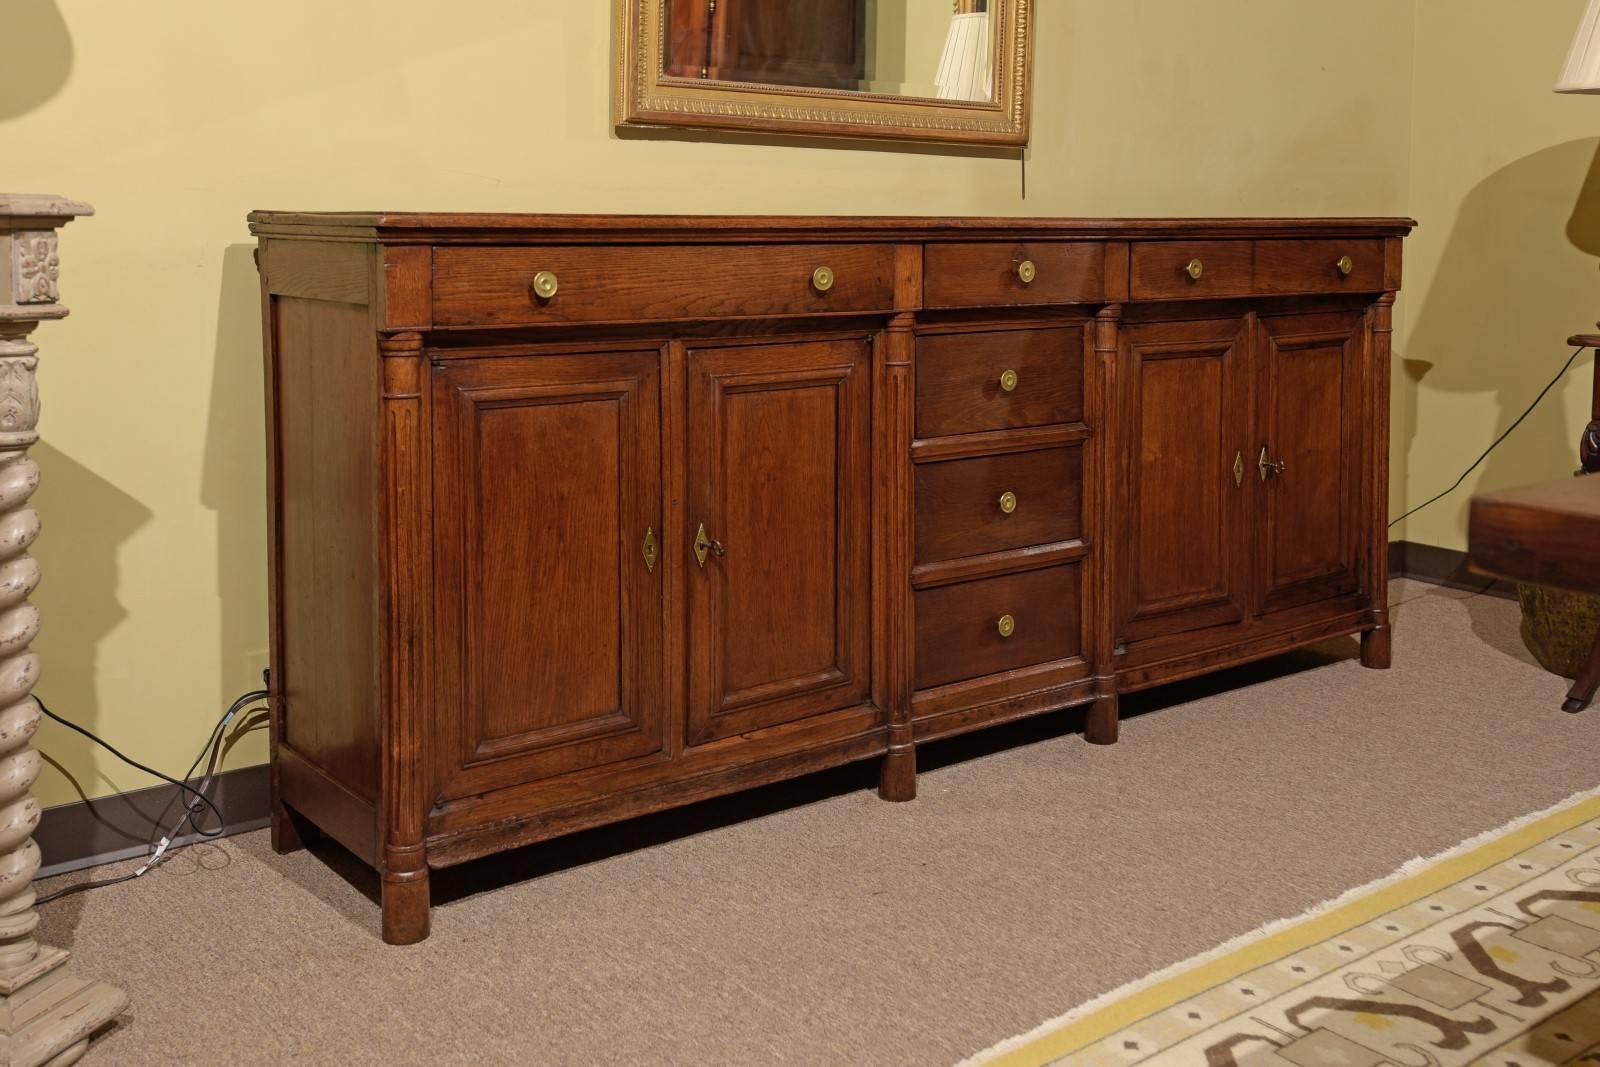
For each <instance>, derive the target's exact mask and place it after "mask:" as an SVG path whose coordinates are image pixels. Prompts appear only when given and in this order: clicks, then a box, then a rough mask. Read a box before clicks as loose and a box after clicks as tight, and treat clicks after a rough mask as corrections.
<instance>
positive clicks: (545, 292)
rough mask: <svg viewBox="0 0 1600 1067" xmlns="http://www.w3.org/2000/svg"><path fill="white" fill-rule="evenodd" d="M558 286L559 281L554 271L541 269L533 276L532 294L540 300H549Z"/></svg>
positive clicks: (559, 286)
mask: <svg viewBox="0 0 1600 1067" xmlns="http://www.w3.org/2000/svg"><path fill="white" fill-rule="evenodd" d="M559 288H561V283H560V282H559V281H557V280H556V275H555V272H554V271H549V270H542V271H540V272H539V273H538V274H535V275H534V276H533V295H535V296H537V297H538V298H539V299H540V300H549V299H550V298H551V297H552V296H555V295H556V290H557V289H559Z"/></svg>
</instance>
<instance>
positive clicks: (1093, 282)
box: [433, 238, 1385, 326]
mask: <svg viewBox="0 0 1600 1067" xmlns="http://www.w3.org/2000/svg"><path fill="white" fill-rule="evenodd" d="M1121 247H1125V246H1120V245H1117V246H1108V245H1107V244H1106V243H1103V242H1098V241H1076V242H1074V241H986V242H968V243H937V244H929V245H927V246H926V247H925V250H924V253H923V272H922V273H923V294H922V306H923V307H927V308H963V307H1009V306H1019V305H1029V304H1041V305H1045V304H1093V303H1101V302H1104V301H1106V300H1108V299H1116V298H1117V295H1116V294H1118V293H1119V291H1123V285H1122V284H1121V282H1122V279H1121V278H1112V277H1110V274H1112V273H1119V272H1120V270H1121V269H1126V270H1127V284H1126V290H1125V291H1126V293H1127V299H1131V300H1194V299H1207V298H1220V297H1236V296H1250V295H1254V294H1261V295H1283V294H1290V293H1337V292H1352V293H1369V292H1377V291H1380V290H1382V289H1383V288H1384V277H1385V272H1384V242H1383V240H1382V239H1381V238H1348V239H1344V238H1319V239H1314V240H1262V241H1252V240H1197V241H1139V242H1134V243H1133V244H1132V246H1131V253H1130V255H1129V256H1128V257H1127V259H1126V261H1125V266H1124V263H1123V262H1119V260H1121V258H1122V257H1116V258H1115V259H1113V258H1112V257H1111V256H1110V255H1109V253H1108V248H1121ZM1108 260H1111V262H1115V263H1116V267H1114V268H1113V267H1112V266H1111V264H1110V263H1108ZM894 307H895V247H894V246H893V245H889V244H825V245H823V244H819V245H729V246H720V245H686V246H673V247H667V246H641V247H593V246H563V247H550V248H527V247H516V248H440V249H438V250H437V251H436V252H435V260H434V294H433V311H434V321H435V322H436V323H437V324H438V325H440V326H513V325H537V324H561V323H595V322H629V321H651V320H673V319H701V318H705V319H725V318H765V317H772V316H783V315H811V314H827V313H841V312H845V313H850V312H876V311H888V310H891V309H893V308H894Z"/></svg>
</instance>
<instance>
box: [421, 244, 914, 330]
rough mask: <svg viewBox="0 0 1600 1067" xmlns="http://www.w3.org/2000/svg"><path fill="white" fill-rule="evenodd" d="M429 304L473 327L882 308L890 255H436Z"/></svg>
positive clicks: (766, 251)
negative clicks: (547, 284) (545, 280)
mask: <svg viewBox="0 0 1600 1067" xmlns="http://www.w3.org/2000/svg"><path fill="white" fill-rule="evenodd" d="M819 267H826V268H828V269H829V270H831V271H832V272H833V287H832V288H831V289H829V290H827V291H826V292H822V291H819V290H818V288H817V287H816V285H815V284H814V283H813V278H812V275H813V273H814V272H815V271H816V269H817V268H819ZM545 271H548V272H550V273H552V274H554V275H555V276H556V278H557V281H558V284H559V288H558V289H557V291H556V293H555V295H554V296H552V297H550V298H549V299H547V300H546V299H541V298H540V297H539V296H538V295H536V294H535V293H534V292H533V288H532V287H533V282H534V278H535V277H536V276H537V275H538V274H539V273H540V272H545ZM433 302H434V307H433V314H434V319H435V320H436V321H437V322H438V324H439V325H441V326H472V327H479V326H507V325H519V324H553V323H568V322H631V321H639V320H648V319H665V320H674V319H715V318H760V317H763V316H770V315H825V314H837V313H843V312H861V311H887V310H889V309H890V308H892V307H893V306H894V249H893V248H891V247H887V246H881V245H823V246H808V245H799V246H791V247H787V248H785V247H770V246H768V247H757V248H695V247H676V248H630V249H590V248H484V249H453V248H450V249H440V250H439V251H438V252H437V253H435V268H434V297H433Z"/></svg>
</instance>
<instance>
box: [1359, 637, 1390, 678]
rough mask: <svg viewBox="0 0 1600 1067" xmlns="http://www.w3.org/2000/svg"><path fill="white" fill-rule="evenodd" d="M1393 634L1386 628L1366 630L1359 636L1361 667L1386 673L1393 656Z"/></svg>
mask: <svg viewBox="0 0 1600 1067" xmlns="http://www.w3.org/2000/svg"><path fill="white" fill-rule="evenodd" d="M1393 636H1394V632H1393V631H1392V630H1390V629H1389V627H1387V626H1380V627H1378V628H1377V629H1375V630H1367V631H1366V632H1365V633H1363V634H1362V635H1361V665H1362V666H1363V667H1370V668H1371V669H1372V670H1375V671H1386V670H1388V669H1389V663H1390V660H1391V658H1392V655H1393Z"/></svg>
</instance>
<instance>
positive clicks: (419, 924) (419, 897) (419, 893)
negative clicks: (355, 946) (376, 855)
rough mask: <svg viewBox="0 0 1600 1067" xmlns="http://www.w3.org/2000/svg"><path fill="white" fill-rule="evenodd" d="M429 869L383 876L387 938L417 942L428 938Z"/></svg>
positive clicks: (390, 942)
mask: <svg viewBox="0 0 1600 1067" xmlns="http://www.w3.org/2000/svg"><path fill="white" fill-rule="evenodd" d="M428 905H429V899H428V871H427V869H426V868H424V869H423V870H420V871H412V872H409V873H406V874H389V873H388V872H385V873H384V875H383V940H384V943H385V944H388V945H415V944H417V943H418V942H421V941H426V940H427V939H428Z"/></svg>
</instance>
